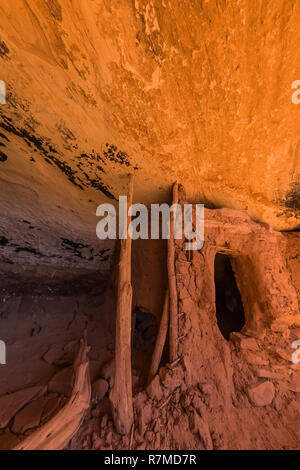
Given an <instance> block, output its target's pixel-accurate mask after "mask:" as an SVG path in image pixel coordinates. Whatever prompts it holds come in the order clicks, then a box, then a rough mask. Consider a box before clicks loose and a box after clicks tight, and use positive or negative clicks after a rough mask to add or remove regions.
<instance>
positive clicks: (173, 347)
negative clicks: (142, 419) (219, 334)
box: [168, 183, 178, 362]
mask: <svg viewBox="0 0 300 470" xmlns="http://www.w3.org/2000/svg"><path fill="white" fill-rule="evenodd" d="M177 203H178V184H177V183H174V185H173V201H172V204H177ZM175 212H176V211H175ZM174 224H175V217H174V212H173V211H171V215H170V238H169V240H168V281H169V299H170V300H169V302H170V332H169V343H170V344H169V345H170V351H169V356H170V357H169V359H170V362H173V361H175V360H176V359H177V338H178V325H177V321H178V315H177V314H178V300H177V288H176V276H175V243H174Z"/></svg>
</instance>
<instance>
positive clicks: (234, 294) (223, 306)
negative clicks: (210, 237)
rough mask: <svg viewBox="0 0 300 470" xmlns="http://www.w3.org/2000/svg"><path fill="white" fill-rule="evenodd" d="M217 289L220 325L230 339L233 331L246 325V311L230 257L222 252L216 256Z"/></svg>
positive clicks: (217, 308)
mask: <svg viewBox="0 0 300 470" xmlns="http://www.w3.org/2000/svg"><path fill="white" fill-rule="evenodd" d="M215 289H216V314H217V323H218V327H219V329H220V331H221V333H222V335H223V336H224V338H225V339H229V334H230V333H231V332H232V331H241V329H242V328H243V326H244V325H245V313H244V308H243V304H242V299H241V295H240V292H239V290H238V287H237V285H236V280H235V277H234V273H233V269H232V266H231V262H230V258H229V256H227V255H223V254H221V253H217V254H216V257H215Z"/></svg>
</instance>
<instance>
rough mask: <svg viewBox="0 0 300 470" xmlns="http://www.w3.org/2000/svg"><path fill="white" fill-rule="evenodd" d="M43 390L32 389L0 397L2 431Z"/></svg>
mask: <svg viewBox="0 0 300 470" xmlns="http://www.w3.org/2000/svg"><path fill="white" fill-rule="evenodd" d="M42 390H43V387H38V386H37V387H30V388H25V389H23V390H19V391H18V392H15V393H9V394H8V395H3V396H2V397H0V429H2V428H5V426H7V424H8V423H9V421H10V420H11V419H12V417H13V416H14V415H15V414H16V413H17V412H18V411H19V410H20V409H21V408H23V406H25V405H26V403H28V402H29V401H31V400H32V399H33V398H36V397H37V396H38V395H40V394H41V392H42Z"/></svg>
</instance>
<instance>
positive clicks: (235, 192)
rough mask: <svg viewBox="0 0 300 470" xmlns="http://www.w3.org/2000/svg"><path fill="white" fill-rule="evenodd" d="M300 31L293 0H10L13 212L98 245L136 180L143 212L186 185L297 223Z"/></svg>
mask: <svg viewBox="0 0 300 470" xmlns="http://www.w3.org/2000/svg"><path fill="white" fill-rule="evenodd" d="M299 22H300V2H298V1H296V0H272V1H271V0H262V1H258V0H251V1H250V0H239V1H235V2H226V1H215V0H208V1H204V0H203V1H200V0H197V1H194V0H181V1H180V2H179V1H174V0H172V1H171V0H153V1H149V0H135V1H129V0H121V1H120V0H76V2H75V1H72V0H46V1H45V0H35V1H31V0H27V1H25V0H2V1H1V4H0V79H1V80H4V81H5V82H6V85H7V89H8V96H7V104H6V105H1V106H0V113H1V129H0V132H1V134H2V140H1V142H2V143H3V144H4V146H3V147H1V151H2V152H3V153H4V154H5V155H6V157H7V159H6V161H4V162H0V180H1V187H0V190H1V199H2V214H4V215H5V214H6V216H8V217H12V219H14V218H16V217H18V218H19V217H23V218H25V219H28V218H29V219H30V216H31V219H30V221H35V222H36V224H39V223H44V224H45V226H46V225H47V223H48V222H49V224H50V225H51V223H52V224H60V223H61V224H62V225H64V228H65V230H66V231H67V230H71V231H73V232H74V233H75V232H76V231H77V232H78V230H79V231H80V230H81V229H82V231H83V232H86V233H87V232H89V233H93V236H94V229H95V225H96V218H95V209H96V207H97V205H98V204H99V203H100V202H103V201H104V200H106V201H107V200H108V199H107V196H109V197H110V198H116V199H117V198H118V196H119V195H120V194H124V191H125V183H126V180H125V178H124V177H125V175H126V174H127V173H128V172H134V173H135V202H143V203H150V202H158V201H161V202H163V201H166V200H168V198H169V188H170V184H171V183H172V182H173V181H175V180H178V181H179V182H183V183H184V185H185V188H186V190H187V197H188V199H189V200H191V201H195V202H205V203H209V204H213V205H214V206H216V207H232V208H235V209H241V210H244V211H246V212H247V213H248V214H249V215H250V216H251V217H253V218H254V219H257V220H259V221H262V222H265V223H268V224H270V225H271V226H272V227H273V228H275V229H277V230H289V229H295V228H297V227H299V184H300V182H299V174H300V157H299V152H300V150H299V149H300V147H299V145H300V139H299V124H300V120H299V116H300V105H298V106H297V105H295V104H293V103H292V100H291V96H292V93H293V90H292V88H291V87H292V82H293V81H295V80H297V79H300V65H299V64H300V49H299V47H298V45H299V41H300V29H299ZM3 135H4V138H3ZM111 201H112V202H114V199H111ZM58 206H59V208H60V210H59V209H58V208H57V207H58ZM61 211H63V212H61ZM47 221H48V222H47ZM49 230H50V229H49Z"/></svg>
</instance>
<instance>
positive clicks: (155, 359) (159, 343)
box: [148, 289, 169, 383]
mask: <svg viewBox="0 0 300 470" xmlns="http://www.w3.org/2000/svg"><path fill="white" fill-rule="evenodd" d="M168 327H169V290H168V289H167V290H166V294H165V300H164V307H163V313H162V317H161V320H160V325H159V331H158V335H157V339H156V343H155V347H154V351H153V354H152V360H151V366H150V371H149V376H148V383H150V382H151V380H152V379H153V378H154V376H155V375H156V373H157V371H158V369H159V364H160V361H161V357H162V353H163V350H164V346H165V342H166V337H167V333H168Z"/></svg>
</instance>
